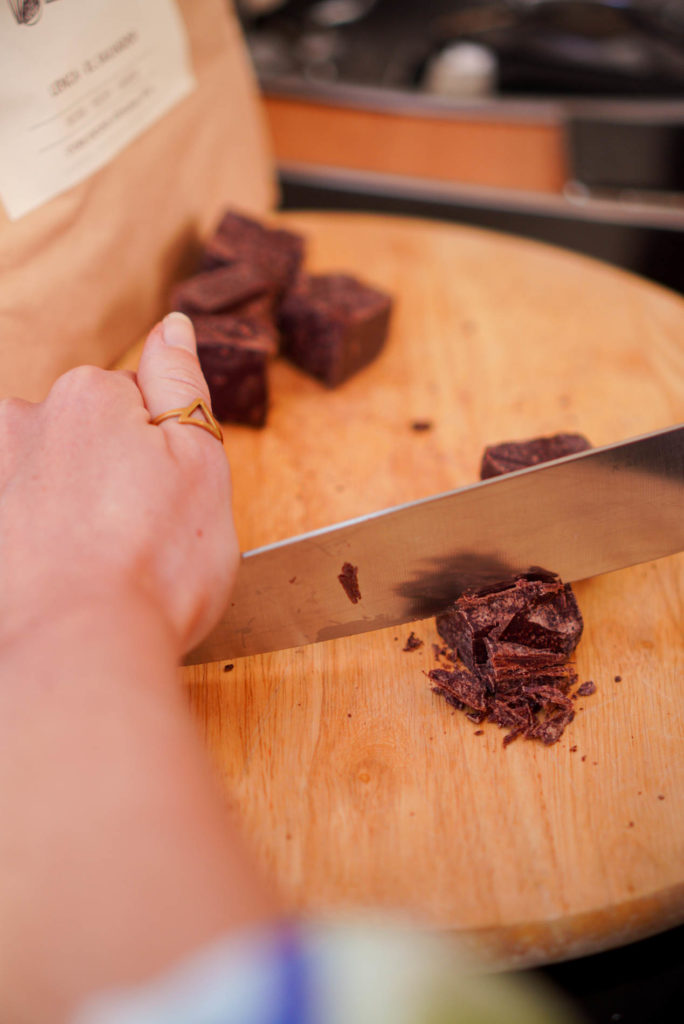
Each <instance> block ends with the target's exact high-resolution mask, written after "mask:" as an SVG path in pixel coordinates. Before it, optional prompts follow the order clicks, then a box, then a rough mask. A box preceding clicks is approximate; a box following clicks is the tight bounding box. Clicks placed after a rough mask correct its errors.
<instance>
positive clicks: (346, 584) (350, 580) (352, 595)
mask: <svg viewBox="0 0 684 1024" xmlns="http://www.w3.org/2000/svg"><path fill="white" fill-rule="evenodd" d="M337 578H338V580H339V581H340V583H341V584H342V589H343V590H344V592H345V594H346V595H347V597H348V598H349V600H350V601H351V603H352V604H356V603H357V601H360V600H361V591H360V590H359V567H358V565H352V564H351V562H345V563H344V565H343V566H342V572H341V573H340V574H339V575H338V577H337Z"/></svg>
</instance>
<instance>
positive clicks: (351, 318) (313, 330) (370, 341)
mask: <svg viewBox="0 0 684 1024" xmlns="http://www.w3.org/2000/svg"><path fill="white" fill-rule="evenodd" d="M391 305H392V301H391V299H390V297H389V295H386V294H385V293H384V292H381V291H379V290H378V289H376V288H372V287H370V286H369V285H366V284H364V283H363V282H362V281H359V280H357V279H356V278H354V277H351V276H349V275H347V274H319V275H315V276H313V277H309V278H300V281H299V283H298V286H297V287H296V288H294V289H292V290H291V291H290V292H289V293H288V294H287V295H286V296H285V298H284V300H283V303H282V306H281V308H280V316H279V319H278V326H279V327H280V331H281V335H282V351H283V354H284V355H285V356H287V358H289V359H290V360H291V361H292V362H293V363H295V364H296V365H297V366H299V367H300V368H301V369H302V370H305V371H306V372H307V373H310V374H312V376H314V377H317V378H318V379H319V380H321V381H323V383H324V384H327V385H328V387H336V386H337V385H338V384H341V383H342V382H343V381H345V380H347V378H348V377H351V375H352V374H354V373H356V372H357V371H358V370H360V369H362V367H364V366H366V365H367V364H368V363H370V362H371V360H373V359H374V358H375V357H376V356H377V355H378V353H379V352H380V350H381V349H382V346H383V345H384V343H385V339H386V337H387V330H388V326H389V318H390V311H391Z"/></svg>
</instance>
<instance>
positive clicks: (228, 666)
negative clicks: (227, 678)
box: [223, 664, 235, 672]
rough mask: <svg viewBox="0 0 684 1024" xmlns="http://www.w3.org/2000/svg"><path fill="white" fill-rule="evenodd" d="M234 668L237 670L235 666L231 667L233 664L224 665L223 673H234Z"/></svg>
mask: <svg viewBox="0 0 684 1024" xmlns="http://www.w3.org/2000/svg"><path fill="white" fill-rule="evenodd" d="M234 668H235V665H231V664H229V665H224V666H223V671H224V672H232V671H233V669H234Z"/></svg>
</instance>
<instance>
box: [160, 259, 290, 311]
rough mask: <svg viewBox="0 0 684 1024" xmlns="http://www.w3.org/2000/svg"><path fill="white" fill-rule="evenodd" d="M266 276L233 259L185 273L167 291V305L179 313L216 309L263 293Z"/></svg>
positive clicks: (235, 304)
mask: <svg viewBox="0 0 684 1024" xmlns="http://www.w3.org/2000/svg"><path fill="white" fill-rule="evenodd" d="M269 284H270V282H269V278H268V277H267V276H266V275H265V274H264V273H263V271H261V270H259V269H258V268H255V267H252V266H250V265H249V264H248V263H245V262H240V263H233V264H231V265H230V266H227V267H218V268H217V269H215V270H207V271H204V272H203V273H201V274H195V276H194V277H189V278H187V279H186V280H185V281H182V282H181V284H179V285H177V286H176V288H174V290H173V292H172V293H171V308H172V309H177V310H179V311H180V312H181V313H187V314H192V313H218V312H220V311H222V310H228V309H233V307H235V306H238V305H240V304H241V303H245V302H247V301H249V300H250V299H254V298H256V297H257V296H260V295H263V294H264V293H265V292H267V291H268V289H269Z"/></svg>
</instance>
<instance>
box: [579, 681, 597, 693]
mask: <svg viewBox="0 0 684 1024" xmlns="http://www.w3.org/2000/svg"><path fill="white" fill-rule="evenodd" d="M592 693H596V683H595V682H594V681H593V679H587V681H586V683H582V685H581V686H578V688H577V696H578V697H591V695H592Z"/></svg>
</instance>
